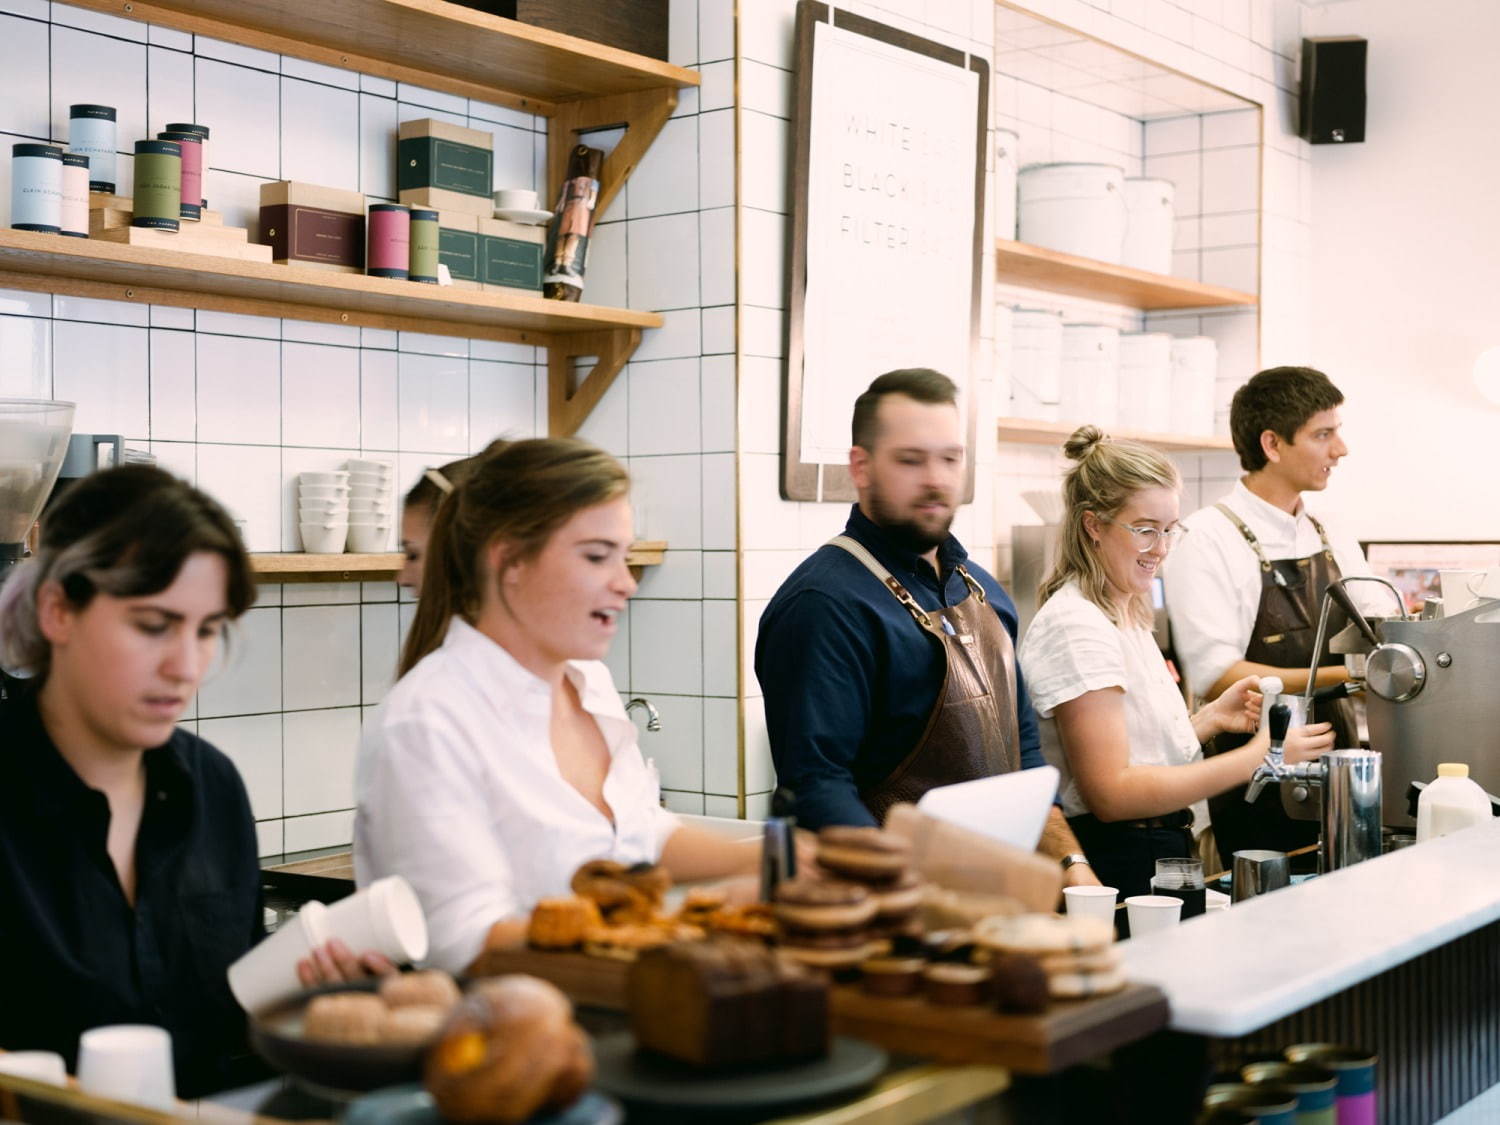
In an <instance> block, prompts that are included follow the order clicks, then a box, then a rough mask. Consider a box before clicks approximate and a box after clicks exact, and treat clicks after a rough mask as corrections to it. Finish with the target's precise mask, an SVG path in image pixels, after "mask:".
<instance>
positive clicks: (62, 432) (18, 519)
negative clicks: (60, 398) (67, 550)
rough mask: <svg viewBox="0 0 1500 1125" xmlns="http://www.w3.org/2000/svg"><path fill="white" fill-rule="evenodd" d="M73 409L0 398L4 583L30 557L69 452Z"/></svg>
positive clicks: (0, 576)
mask: <svg viewBox="0 0 1500 1125" xmlns="http://www.w3.org/2000/svg"><path fill="white" fill-rule="evenodd" d="M73 409H74V407H73V404H72V403H71V402H48V401H46V400H43V399H25V398H0V583H3V582H4V581H5V579H6V576H7V574H8V573H9V571H10V570H11V569H12V568H13V567H15V566H16V565H17V564H19V563H20V562H21V560H22V559H24V558H25V557H26V539H27V537H28V536H29V535H30V534H31V528H32V525H33V524H35V523H36V519H37V516H38V515H39V514H40V513H41V510H42V505H43V504H45V503H46V501H47V498H48V497H49V496H51V495H52V486H53V485H54V484H55V483H56V481H57V474H58V470H59V469H61V468H62V463H63V459H64V458H65V457H66V456H67V453H68V437H69V435H70V434H71V433H72V432H73Z"/></svg>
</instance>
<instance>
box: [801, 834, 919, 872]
mask: <svg viewBox="0 0 1500 1125" xmlns="http://www.w3.org/2000/svg"><path fill="white" fill-rule="evenodd" d="M910 862H911V845H910V844H908V843H907V842H906V841H905V840H904V839H902V838H901V837H900V836H897V835H894V834H893V833H890V832H885V831H882V830H881V829H879V828H854V827H849V826H840V827H834V828H825V829H823V831H821V832H819V833H818V866H820V867H824V868H827V869H828V870H829V871H832V872H834V873H835V874H837V875H840V876H843V877H844V878H848V879H856V880H858V881H860V882H868V883H886V882H890V881H891V880H893V879H896V878H899V877H900V876H901V875H902V874H903V873H905V871H906V867H907V864H909V863H910Z"/></svg>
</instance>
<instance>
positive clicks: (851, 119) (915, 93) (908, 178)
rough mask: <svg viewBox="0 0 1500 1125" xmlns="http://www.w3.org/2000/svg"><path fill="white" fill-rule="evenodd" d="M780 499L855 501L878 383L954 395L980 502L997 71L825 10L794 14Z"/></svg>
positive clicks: (803, 6)
mask: <svg viewBox="0 0 1500 1125" xmlns="http://www.w3.org/2000/svg"><path fill="white" fill-rule="evenodd" d="M796 71H797V105H796V116H795V120H794V122H793V131H792V144H793V154H792V156H793V159H792V163H791V169H790V177H791V191H790V193H789V195H790V202H791V208H792V215H791V225H790V246H789V248H788V255H787V262H788V271H789V276H788V286H787V298H788V312H787V339H786V357H787V358H786V373H785V393H784V395H783V398H782V403H783V411H784V414H783V436H782V476H781V481H782V485H781V487H782V495H783V496H785V497H786V499H788V500H849V499H853V498H854V486H853V482H852V481H851V480H850V479H849V468H848V461H849V420H850V415H851V413H852V412H853V409H854V400H855V399H856V398H857V397H858V396H859V394H860V393H861V392H862V391H863V390H864V389H865V388H866V387H868V386H869V384H870V381H871V380H872V379H874V378H875V376H877V375H879V374H881V373H882V372H885V371H891V370H894V369H896V368H902V367H931V368H935V369H936V370H938V371H941V372H942V373H943V374H945V375H947V376H948V377H949V378H951V379H952V380H953V381H954V382H955V383H957V384H958V386H959V388H960V391H961V392H962V393H961V394H960V400H959V402H960V407H961V408H962V409H963V411H964V415H965V418H966V434H967V444H968V449H969V459H968V460H969V479H968V485H967V488H966V492H967V497H966V498H968V499H972V497H973V492H974V427H975V418H974V410H973V401H972V400H973V394H972V393H971V392H972V384H973V367H974V350H975V346H976V343H977V340H978V336H979V307H980V306H979V300H980V292H981V278H980V263H981V260H982V251H983V247H982V246H981V237H982V234H983V229H984V227H983V222H984V211H983V208H984V140H985V128H986V122H987V113H986V107H987V105H988V103H989V63H988V62H987V61H986V60H985V59H983V58H980V57H978V56H975V55H970V54H967V53H966V52H964V51H961V50H957V49H955V48H952V47H947V46H944V45H942V44H939V43H934V42H932V41H931V40H928V39H923V38H920V37H918V36H915V35H911V34H908V33H907V32H904V31H898V30H897V29H895V28H892V27H887V26H886V25H884V24H881V23H876V22H875V21H873V20H870V19H866V18H864V17H862V16H856V15H852V14H850V13H848V12H844V11H839V10H837V9H834V8H832V7H830V6H829V5H828V4H824V3H819V2H816V0H800V3H799V4H798V6H797V51H796Z"/></svg>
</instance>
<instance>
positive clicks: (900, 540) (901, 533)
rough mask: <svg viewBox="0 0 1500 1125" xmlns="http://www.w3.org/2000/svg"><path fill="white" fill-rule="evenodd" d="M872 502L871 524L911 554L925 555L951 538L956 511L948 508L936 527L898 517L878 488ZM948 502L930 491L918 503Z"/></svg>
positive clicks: (872, 496)
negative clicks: (950, 531) (949, 534)
mask: <svg viewBox="0 0 1500 1125" xmlns="http://www.w3.org/2000/svg"><path fill="white" fill-rule="evenodd" d="M869 499H870V521H871V522H872V523H874V524H875V526H876V527H878V528H880V530H881V531H883V532H885V534H886V536H887V538H889V539H890V540H891V542H893V543H894V544H896V546H898V547H900V548H902V549H903V550H907V551H910V552H911V553H912V554H914V555H925V554H926V553H927V552H928V551H930V550H932V549H933V548H934V547H936V546H938V545H939V544H940V543H943V542H944V541H945V540H947V538H948V529H949V528H950V527H952V526H953V517H954V515H955V510H954V508H953V507H952V506H951V504H950V505H949V508H948V514H947V515H946V516H945V517H944V518H943V519H942V521H941V522H940V523H937V524H927V525H925V526H924V525H923V524H920V523H918V522H917V521H916V520H915V519H912V518H910V517H904V516H899V515H897V514H896V513H895V512H894V511H893V510H892V509H891V508H890V507H888V506H887V505H886V502H885V497H884V496H882V495H881V494H880V491H879V490H878V489H873V488H872V489H871V490H870V494H869ZM934 500H936V501H938V502H940V503H946V502H947V497H945V496H944V495H943V494H942V493H941V492H929V493H927V494H926V495H925V496H923V497H922V498H921V500H919V501H918V503H924V504H925V503H928V502H930V501H934Z"/></svg>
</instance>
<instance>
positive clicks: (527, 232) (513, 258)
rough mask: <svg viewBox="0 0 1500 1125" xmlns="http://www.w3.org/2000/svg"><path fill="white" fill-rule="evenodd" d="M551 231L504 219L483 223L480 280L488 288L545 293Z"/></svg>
mask: <svg viewBox="0 0 1500 1125" xmlns="http://www.w3.org/2000/svg"><path fill="white" fill-rule="evenodd" d="M546 242H547V228H546V227H533V226H525V225H523V224H521V223H511V222H507V221H506V220H504V219H480V220H479V254H480V271H479V279H480V280H481V281H482V282H484V287H485V288H486V289H492V288H493V289H519V290H523V291H525V292H527V293H540V292H541V291H542V254H543V252H544V250H545V248H546Z"/></svg>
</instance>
